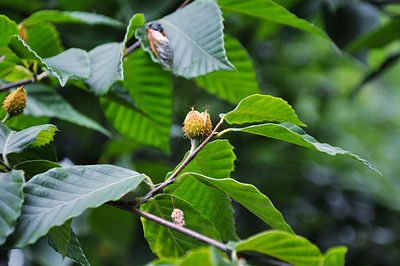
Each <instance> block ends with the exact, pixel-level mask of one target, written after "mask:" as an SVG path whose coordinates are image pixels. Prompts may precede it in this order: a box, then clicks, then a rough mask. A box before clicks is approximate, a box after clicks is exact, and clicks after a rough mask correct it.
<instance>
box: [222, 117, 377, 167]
mask: <svg viewBox="0 0 400 266" xmlns="http://www.w3.org/2000/svg"><path fill="white" fill-rule="evenodd" d="M229 131H241V132H247V133H251V134H256V135H260V136H264V137H269V138H273V139H280V140H283V141H287V142H290V143H293V144H296V145H299V146H303V147H306V148H309V149H312V150H316V151H321V152H324V153H327V154H329V155H337V154H342V155H345V156H348V157H350V158H353V159H356V160H358V161H360V162H362V163H363V164H365V165H366V166H368V168H370V169H371V170H373V171H375V172H377V173H378V174H380V175H382V174H381V173H380V172H379V171H378V170H377V169H376V168H375V167H374V166H373V165H372V164H371V163H369V162H368V161H367V160H365V159H363V158H361V157H360V156H358V155H357V154H354V153H352V152H349V151H346V150H343V149H341V148H338V147H334V146H331V145H329V144H327V143H320V142H318V141H317V140H316V139H314V138H313V137H311V136H310V135H307V134H306V133H305V132H304V130H303V129H301V128H300V127H298V126H296V125H291V124H287V123H282V124H270V123H266V124H261V125H255V126H249V127H244V128H229V129H226V130H224V131H222V132H221V134H220V135H222V134H224V133H226V132H229Z"/></svg>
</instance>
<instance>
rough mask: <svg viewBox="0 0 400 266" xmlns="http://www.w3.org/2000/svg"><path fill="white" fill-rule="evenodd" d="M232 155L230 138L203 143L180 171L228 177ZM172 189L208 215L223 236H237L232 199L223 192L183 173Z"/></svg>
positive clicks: (231, 167)
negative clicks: (199, 149)
mask: <svg viewBox="0 0 400 266" xmlns="http://www.w3.org/2000/svg"><path fill="white" fill-rule="evenodd" d="M187 155H188V154H186V156H185V158H186V157H187ZM235 159H236V156H235V154H234V153H233V147H232V146H231V145H230V144H229V142H228V141H227V140H216V141H213V142H210V143H208V144H207V145H206V146H204V148H203V149H202V150H201V151H200V152H199V153H198V154H197V155H196V157H194V159H193V160H192V161H191V162H190V163H189V164H188V165H187V166H186V167H185V168H184V169H183V170H182V172H181V173H186V172H196V173H200V174H203V175H207V176H212V177H214V178H227V177H230V173H231V172H232V171H233V169H234V164H233V162H234V161H235ZM177 167H179V165H178V166H177ZM171 189H172V191H173V195H175V196H178V197H180V198H182V199H184V200H186V201H187V202H190V204H191V205H192V206H193V207H194V208H195V209H196V210H197V211H199V212H200V213H201V214H203V215H205V216H206V217H207V218H208V219H210V221H211V222H212V223H213V224H214V225H215V227H216V228H217V229H218V232H219V233H220V234H221V237H222V239H223V240H237V239H238V237H237V235H236V232H235V225H234V219H233V209H232V206H231V200H230V198H229V197H228V196H226V195H225V194H224V193H222V192H220V191H219V190H218V189H215V188H212V187H210V186H208V185H205V184H203V183H201V182H199V181H198V180H197V179H196V178H194V177H192V176H185V178H182V179H181V180H180V181H179V182H178V183H175V184H173V185H171Z"/></svg>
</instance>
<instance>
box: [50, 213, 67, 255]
mask: <svg viewBox="0 0 400 266" xmlns="http://www.w3.org/2000/svg"><path fill="white" fill-rule="evenodd" d="M70 236H71V220H68V221H67V222H65V223H64V224H63V225H61V226H55V227H53V228H51V229H50V231H49V232H48V234H47V237H48V238H49V242H52V243H54V245H55V246H56V250H57V252H59V253H61V255H62V257H63V259H64V258H65V256H66V255H67V250H68V245H69V242H70ZM50 239H51V240H50Z"/></svg>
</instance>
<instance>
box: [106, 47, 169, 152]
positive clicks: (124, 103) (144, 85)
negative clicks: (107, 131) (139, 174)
mask: <svg viewBox="0 0 400 266" xmlns="http://www.w3.org/2000/svg"><path fill="white" fill-rule="evenodd" d="M124 62H125V65H124V68H125V72H126V74H127V75H126V79H125V81H124V83H123V86H124V87H125V88H126V90H127V91H128V92H129V94H127V93H126V91H124V90H118V91H117V88H116V90H114V91H113V92H114V93H115V95H114V96H113V97H107V98H102V99H101V103H102V107H103V110H104V113H105V115H106V117H107V118H108V120H109V121H110V122H111V124H112V125H113V127H114V128H115V129H116V130H117V131H118V132H119V133H121V134H122V135H124V136H126V137H128V138H130V139H132V140H133V141H135V142H138V143H140V144H144V145H150V146H153V147H157V148H160V149H162V150H163V151H165V152H169V131H170V127H171V114H172V110H171V109H172V101H171V93H172V87H171V80H170V76H169V75H168V73H167V72H165V71H163V70H162V69H160V68H159V67H158V66H157V65H156V64H154V63H153V62H151V60H150V59H149V58H148V57H147V56H146V55H145V53H144V52H141V51H140V52H136V53H135V54H134V55H132V56H129V57H128V58H127V59H126V60H125V61H124ZM149 76H151V80H150V81H149V78H148V77H149ZM132 100H133V102H134V104H133V103H132Z"/></svg>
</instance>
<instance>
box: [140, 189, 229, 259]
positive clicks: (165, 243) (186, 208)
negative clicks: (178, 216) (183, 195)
mask: <svg viewBox="0 0 400 266" xmlns="http://www.w3.org/2000/svg"><path fill="white" fill-rule="evenodd" d="M173 201H174V206H175V208H178V209H180V210H182V211H183V213H184V215H185V224H186V225H185V227H186V228H189V229H192V230H194V231H196V232H198V233H200V234H203V235H206V236H208V237H211V238H213V239H216V240H221V236H220V234H219V233H218V231H217V229H216V228H215V226H214V225H213V224H212V223H211V221H210V220H209V219H208V218H207V217H205V216H204V215H202V214H201V213H200V212H198V211H197V210H196V209H195V208H194V207H193V206H192V205H191V204H190V203H188V202H186V201H184V200H182V199H180V198H178V197H176V196H173ZM140 209H141V210H142V211H145V212H149V213H153V214H154V215H157V216H158V217H161V218H163V219H165V220H170V219H171V213H172V210H173V206H172V202H171V197H170V195H168V194H161V195H157V196H155V197H154V198H153V199H151V200H150V201H148V202H147V203H145V204H143V205H141V207H140ZM141 220H142V223H143V231H144V236H145V238H146V240H147V242H148V243H149V245H150V248H151V250H152V251H153V252H154V253H155V254H157V256H158V257H160V258H161V259H162V258H169V257H179V256H182V255H183V254H184V253H185V251H187V250H189V249H192V248H195V247H199V246H204V245H205V244H204V243H203V242H200V241H198V240H196V239H194V238H192V237H189V236H187V235H184V234H182V233H178V232H176V231H173V230H171V229H168V228H166V227H164V226H161V225H159V224H157V223H155V222H152V221H149V220H147V219H144V218H141Z"/></svg>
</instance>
